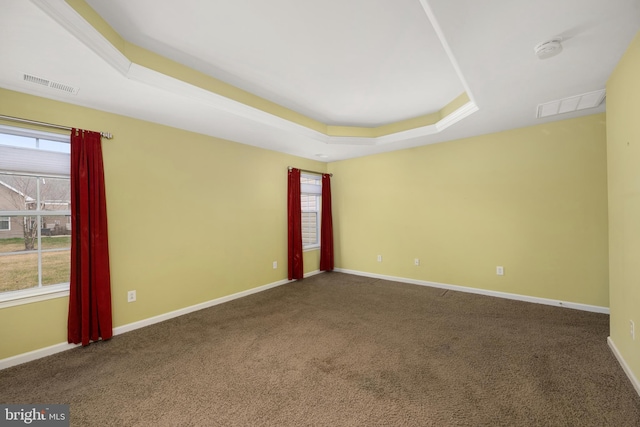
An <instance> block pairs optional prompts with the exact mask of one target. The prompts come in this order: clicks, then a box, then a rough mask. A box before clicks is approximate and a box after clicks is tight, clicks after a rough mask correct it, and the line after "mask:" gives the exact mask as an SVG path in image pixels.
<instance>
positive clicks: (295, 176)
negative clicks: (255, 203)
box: [287, 168, 304, 280]
mask: <svg viewBox="0 0 640 427" xmlns="http://www.w3.org/2000/svg"><path fill="white" fill-rule="evenodd" d="M287 222H288V235H289V280H293V279H296V280H298V279H302V277H303V276H304V271H303V266H302V206H301V205H300V169H295V168H291V169H289V185H288V196H287Z"/></svg>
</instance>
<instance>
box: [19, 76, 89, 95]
mask: <svg viewBox="0 0 640 427" xmlns="http://www.w3.org/2000/svg"><path fill="white" fill-rule="evenodd" d="M23 78H24V81H25V82H29V83H35V84H38V85H42V86H47V87H50V88H51V89H55V90H60V91H62V92H66V93H70V94H73V95H75V94H77V93H78V88H77V87H73V86H70V85H67V84H64V83H59V82H54V81H51V80H47V79H43V78H42V77H37V76H34V75H32V74H24V75H23Z"/></svg>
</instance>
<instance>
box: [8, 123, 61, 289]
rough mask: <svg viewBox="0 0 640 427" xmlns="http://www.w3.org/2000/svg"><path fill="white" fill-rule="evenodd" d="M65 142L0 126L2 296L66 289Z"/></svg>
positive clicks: (41, 133)
mask: <svg viewBox="0 0 640 427" xmlns="http://www.w3.org/2000/svg"><path fill="white" fill-rule="evenodd" d="M68 141H69V137H68V136H64V135H57V134H50V133H44V132H36V131H30V130H26V129H18V128H9V127H4V126H0V230H2V231H0V301H7V300H13V299H16V298H22V297H25V296H32V295H38V294H43V293H49V292H56V291H63V290H68V288H69V273H70V253H71V251H70V245H71V207H70V200H71V194H70V193H71V191H70V181H69V149H70V146H69V144H68Z"/></svg>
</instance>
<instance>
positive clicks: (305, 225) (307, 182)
mask: <svg viewBox="0 0 640 427" xmlns="http://www.w3.org/2000/svg"><path fill="white" fill-rule="evenodd" d="M321 199H322V177H321V176H320V175H311V174H301V175H300V203H301V207H302V248H303V249H314V248H319V247H320V209H321V207H322V203H321V201H322V200H321Z"/></svg>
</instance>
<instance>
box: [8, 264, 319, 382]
mask: <svg viewBox="0 0 640 427" xmlns="http://www.w3.org/2000/svg"><path fill="white" fill-rule="evenodd" d="M319 273H320V271H319V270H316V271H312V272H309V273H307V274H305V275H304V277H309V276H314V275H316V274H319ZM291 282H292V280H286V279H285V280H279V281H277V282H273V283H269V284H267V285H263V286H258V287H257V288H253V289H248V290H246V291H242V292H237V293H235V294H231V295H227V296H224V297H220V298H216V299H213V300H210V301H206V302H203V303H200V304H196V305H192V306H190V307H185V308H181V309H179V310H174V311H170V312H169V313H164V314H161V315H159V316H154V317H150V318H148V319H144V320H140V321H138V322H133V323H129V324H127V325H123V326H118V327H116V328H113V335H114V336H115V335H120V334H124V333H125V332H129V331H133V330H135V329H139V328H143V327H145V326H149V325H153V324H154V323H159V322H163V321H165V320H169V319H172V318H174V317H178V316H183V315H185V314H188V313H192V312H194V311H198V310H202V309H205V308H209V307H213V306H214V305H218V304H222V303H225V302H228V301H232V300H234V299H238V298H242V297H246V296H248V295H251V294H255V293H258V292H262V291H266V290H267V289H271V288H275V287H276V286H281V285H285V284H287V283H291ZM78 346H79V344H68V343H66V342H63V343H59V344H54V345H52V346H49V347H45V348H40V349H37V350H34V351H30V352H28V353H22V354H18V355H16V356H11V357H7V358H5V359H2V360H0V370H2V369H6V368H10V367H12V366H16V365H20V364H22V363H26V362H31V361H32V360H36V359H40V358H42V357H46V356H51V355H52V354H56V353H60V352H63V351H66V350H70V349H72V348H76V347H78Z"/></svg>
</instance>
